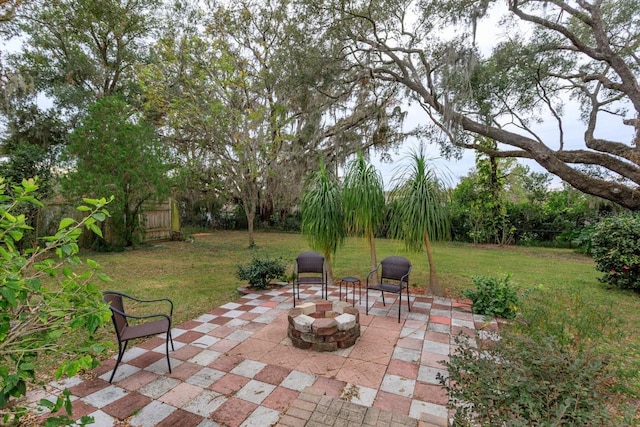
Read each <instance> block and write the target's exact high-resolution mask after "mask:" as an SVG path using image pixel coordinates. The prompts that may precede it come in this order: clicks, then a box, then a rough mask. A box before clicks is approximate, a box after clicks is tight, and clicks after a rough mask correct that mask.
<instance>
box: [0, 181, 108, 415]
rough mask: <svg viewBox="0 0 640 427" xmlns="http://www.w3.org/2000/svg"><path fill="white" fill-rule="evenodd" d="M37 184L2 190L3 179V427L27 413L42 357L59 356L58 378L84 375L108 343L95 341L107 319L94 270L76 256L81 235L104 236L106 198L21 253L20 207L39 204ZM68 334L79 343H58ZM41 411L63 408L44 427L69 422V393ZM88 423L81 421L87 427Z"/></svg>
mask: <svg viewBox="0 0 640 427" xmlns="http://www.w3.org/2000/svg"><path fill="white" fill-rule="evenodd" d="M37 189H38V186H37V184H36V181H35V180H29V181H27V180H23V181H22V184H21V185H14V186H12V188H11V189H10V191H7V185H6V183H5V181H4V178H2V177H0V424H2V425H20V418H21V417H23V416H24V415H25V414H26V408H24V407H23V406H22V404H21V402H20V401H19V399H20V398H21V397H23V396H24V395H25V394H26V393H27V386H28V384H30V383H31V384H34V383H37V384H39V385H41V386H44V384H42V383H41V382H38V381H37V380H36V375H35V374H36V372H35V368H36V365H35V363H36V361H37V359H38V357H39V356H41V355H45V354H47V355H49V356H51V355H56V356H57V357H58V361H59V362H60V365H59V366H58V368H57V369H55V370H54V369H53V367H52V370H53V371H55V377H56V379H60V378H61V377H62V376H73V375H75V374H76V373H77V372H78V371H80V370H81V369H91V368H94V367H95V366H97V364H98V359H97V358H98V357H99V356H101V355H102V354H104V353H105V350H106V346H107V345H108V344H107V343H102V342H100V341H98V339H99V338H98V337H97V335H96V334H95V333H96V331H97V330H98V328H100V327H101V326H102V325H104V324H106V323H107V322H109V321H110V319H111V312H110V311H109V307H108V306H107V305H106V304H105V303H104V300H103V298H102V294H101V293H100V288H99V286H98V284H97V282H98V281H100V280H108V277H106V276H105V275H104V274H102V273H99V272H98V270H99V266H98V264H96V263H95V262H93V261H91V260H87V261H86V266H83V265H84V263H83V262H82V261H81V260H80V259H79V257H78V252H79V248H78V238H79V237H80V234H81V233H82V230H83V229H84V230H89V231H92V232H94V233H96V234H98V235H101V231H100V227H99V223H100V222H102V221H104V220H105V219H106V218H107V217H108V216H109V212H108V211H107V210H106V209H105V206H106V204H107V203H109V202H108V201H107V200H105V199H101V200H92V199H85V200H84V202H85V205H82V206H79V207H78V208H77V209H78V211H80V212H82V213H84V214H85V215H86V216H85V218H84V219H82V220H80V221H76V220H75V219H72V218H63V219H62V221H61V222H60V225H59V227H58V230H57V231H56V233H55V234H54V235H52V236H47V237H43V238H42V239H41V240H40V242H39V243H40V244H41V245H38V246H35V247H31V248H29V249H25V250H21V249H20V245H19V243H20V242H21V241H22V239H23V237H24V235H25V232H27V231H29V230H32V228H31V227H30V226H28V225H27V223H26V217H25V215H24V213H20V210H19V209H18V207H19V206H21V205H31V206H42V203H41V202H39V201H38V200H37V199H36V198H35V197H34V194H37V193H36V191H37ZM65 335H73V336H75V337H76V338H77V339H75V340H73V341H71V342H69V341H67V340H63V339H62V340H61V339H60V338H61V337H63V336H65ZM40 405H42V406H44V407H47V408H48V409H49V410H50V411H51V412H52V413H55V412H56V411H58V410H59V409H61V408H64V409H65V410H66V413H67V415H61V416H59V417H55V416H51V417H49V418H48V419H47V421H46V424H45V425H47V426H55V425H70V424H74V421H73V418H71V417H70V415H71V400H70V394H69V393H68V392H66V391H65V392H64V393H62V395H60V396H58V397H57V399H56V400H55V401H54V402H51V401H49V400H46V399H43V400H41V401H40ZM89 421H90V419H89V417H82V419H81V420H80V422H79V423H77V424H74V425H85V424H86V423H88V422H89Z"/></svg>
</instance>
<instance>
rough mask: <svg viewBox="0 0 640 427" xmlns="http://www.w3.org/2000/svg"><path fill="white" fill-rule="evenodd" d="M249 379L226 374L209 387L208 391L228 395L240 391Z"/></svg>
mask: <svg viewBox="0 0 640 427" xmlns="http://www.w3.org/2000/svg"><path fill="white" fill-rule="evenodd" d="M249 380H250V378H246V377H242V376H240V375H236V374H227V375H225V376H224V377H222V378H220V379H219V380H218V381H216V382H214V383H213V384H211V385H210V386H209V389H211V390H213V391H217V392H218V393H221V394H225V395H229V394H233V393H235V392H237V391H238V390H240V389H241V388H242V387H244V385H245V384H246V383H248V382H249Z"/></svg>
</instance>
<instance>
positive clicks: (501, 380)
mask: <svg viewBox="0 0 640 427" xmlns="http://www.w3.org/2000/svg"><path fill="white" fill-rule="evenodd" d="M526 302H527V303H526V304H522V307H521V308H522V318H523V319H524V321H522V322H514V323H512V324H510V325H504V326H503V327H502V328H501V329H500V339H499V340H497V341H491V340H481V341H480V345H479V346H478V347H476V344H475V340H471V341H470V340H460V343H459V344H460V346H459V347H458V349H457V350H456V352H455V354H454V355H452V356H451V358H450V360H449V362H446V363H445V365H447V367H448V368H449V375H450V376H449V380H448V381H446V382H445V381H444V379H442V381H443V384H446V388H447V390H448V391H449V393H450V401H449V404H450V405H451V406H452V407H453V406H456V405H457V409H458V410H457V411H456V418H455V421H456V425H461V426H471V425H513V426H530V425H592V426H612V425H630V423H629V420H627V419H625V420H622V418H625V417H626V418H630V417H632V416H633V415H632V414H633V412H634V411H633V408H626V407H625V404H624V403H620V404H618V399H616V396H615V394H614V392H615V389H616V387H617V384H618V382H619V379H621V378H622V376H623V375H627V373H626V372H623V371H621V370H620V369H619V368H620V367H619V366H617V364H618V363H619V361H617V360H614V359H611V358H610V355H609V354H608V352H607V350H606V346H607V344H608V343H613V342H617V341H619V340H620V339H621V338H622V334H623V333H622V329H621V328H620V326H621V320H620V318H618V317H617V316H615V315H614V314H613V311H612V307H611V306H610V305H606V304H602V303H600V302H594V301H593V299H592V296H591V295H589V294H588V293H586V292H584V290H583V289H582V288H578V287H573V288H568V289H565V290H563V291H560V292H558V290H554V291H553V292H549V291H548V290H546V289H544V288H542V287H540V288H538V289H536V290H535V291H534V292H532V293H531V294H529V296H528V297H527V300H526ZM614 408H615V409H614ZM610 409H613V412H612V411H611V410H610ZM615 417H619V418H621V419H617V418H615Z"/></svg>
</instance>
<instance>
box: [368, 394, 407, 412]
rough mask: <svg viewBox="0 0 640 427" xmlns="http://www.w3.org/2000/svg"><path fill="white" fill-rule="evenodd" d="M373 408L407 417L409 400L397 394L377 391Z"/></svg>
mask: <svg viewBox="0 0 640 427" xmlns="http://www.w3.org/2000/svg"><path fill="white" fill-rule="evenodd" d="M373 407H374V408H380V409H384V410H386V411H391V412H395V413H398V414H402V415H409V409H410V408H411V399H410V398H408V397H404V396H400V395H397V394H393V393H387V392H384V391H379V392H378V394H377V395H376V400H375V401H374V402H373Z"/></svg>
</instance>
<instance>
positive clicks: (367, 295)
mask: <svg viewBox="0 0 640 427" xmlns="http://www.w3.org/2000/svg"><path fill="white" fill-rule="evenodd" d="M364 299H365V301H364V306H365V313H366V314H367V316H368V315H369V285H367V289H365V290H364Z"/></svg>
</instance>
